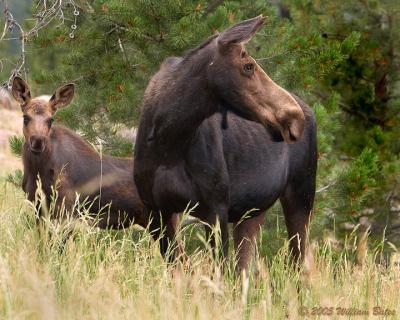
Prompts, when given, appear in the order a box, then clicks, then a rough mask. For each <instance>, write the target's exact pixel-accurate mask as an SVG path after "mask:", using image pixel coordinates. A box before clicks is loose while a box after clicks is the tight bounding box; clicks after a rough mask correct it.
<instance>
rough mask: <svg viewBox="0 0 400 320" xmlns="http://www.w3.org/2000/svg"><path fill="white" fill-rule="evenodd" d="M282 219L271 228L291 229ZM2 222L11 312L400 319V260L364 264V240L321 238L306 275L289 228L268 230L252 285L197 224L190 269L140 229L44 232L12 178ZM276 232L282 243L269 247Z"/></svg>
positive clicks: (2, 273)
mask: <svg viewBox="0 0 400 320" xmlns="http://www.w3.org/2000/svg"><path fill="white" fill-rule="evenodd" d="M274 212H275V209H274V210H273V213H274ZM276 219H278V218H275V216H274V215H272V218H270V220H269V221H268V222H267V225H268V224H269V225H274V224H281V225H280V228H282V229H284V225H283V224H282V221H281V220H279V219H278V220H276ZM0 221H1V223H0V318H1V319H284V318H289V319H298V318H300V315H299V308H300V307H301V306H303V307H305V308H306V309H304V310H306V311H308V312H310V313H312V312H313V311H314V312H317V313H318V312H319V311H321V312H322V311H326V312H329V310H330V309H325V310H323V309H313V308H314V307H316V308H317V307H326V308H333V309H332V310H333V316H331V317H325V318H329V319H335V318H338V319H347V318H349V319H351V318H353V317H348V316H344V317H339V316H338V315H337V309H336V308H338V307H342V308H357V309H359V310H367V311H369V312H370V313H371V315H372V313H373V309H372V308H373V307H375V306H379V307H381V308H383V309H390V310H394V312H396V314H397V316H393V317H389V318H391V319H397V318H399V316H400V306H399V301H400V290H399V289H400V265H399V264H396V263H395V257H393V259H392V261H393V263H389V264H388V265H386V266H384V265H380V264H377V263H374V261H375V260H377V259H376V255H377V253H376V252H368V254H367V258H366V261H365V263H364V265H363V266H358V265H355V264H354V263H353V262H352V261H354V251H355V247H354V244H353V243H354V241H353V240H354V239H349V241H348V243H349V245H348V246H345V248H344V249H340V250H338V249H335V248H334V247H333V246H332V245H330V243H328V242H326V243H322V242H321V243H316V242H313V244H312V246H311V247H312V250H310V252H309V254H308V256H307V259H306V264H305V267H304V270H302V271H301V272H297V271H294V270H293V269H292V268H290V267H288V266H287V265H286V257H287V243H286V242H284V241H283V238H282V236H279V235H280V234H281V233H279V232H277V231H276V228H275V229H274V231H271V232H268V231H267V232H264V235H263V239H262V240H261V242H260V248H259V250H258V252H259V254H258V256H257V258H256V260H255V262H254V268H253V272H252V274H251V277H250V279H249V283H247V282H246V279H244V278H243V279H242V278H241V277H236V276H235V275H234V272H233V271H232V270H233V264H232V263H230V264H228V267H226V270H225V272H222V271H221V266H220V265H219V264H218V263H216V262H213V261H212V260H211V258H210V257H211V254H210V252H208V250H207V249H206V245H205V244H204V243H203V242H202V241H200V240H199V234H200V235H201V230H199V229H198V228H197V227H190V228H188V229H187V230H186V231H185V232H184V233H183V235H182V236H183V238H184V240H185V243H186V248H187V251H188V254H189V261H188V262H187V263H186V264H185V265H184V266H177V265H167V264H166V263H165V262H164V261H163V259H162V258H161V257H160V255H159V253H158V247H157V243H153V241H152V240H151V237H150V236H149V234H148V233H147V232H146V231H143V230H138V229H135V228H130V229H128V230H124V231H120V232H116V231H98V230H96V229H95V228H90V227H87V226H85V225H83V224H76V225H75V229H74V231H73V236H72V237H70V238H69V239H68V240H67V241H66V242H65V234H66V233H67V230H69V229H68V226H67V227H65V226H64V227H63V226H60V225H59V224H57V223H53V222H49V221H48V222H46V223H45V224H44V230H42V231H43V232H42V233H41V235H39V232H38V230H37V227H36V225H35V220H34V210H33V208H32V205H31V204H29V203H28V202H27V201H26V200H25V198H24V195H23V193H22V192H21V191H20V190H19V189H16V188H15V186H14V185H12V184H11V183H7V182H5V180H4V179H3V180H0ZM271 229H272V228H271ZM282 232H283V231H282ZM274 238H275V239H277V240H275V243H272V246H273V247H275V249H272V250H271V249H267V248H266V247H268V242H269V241H272V239H274ZM64 243H65V244H64ZM393 251H395V248H393ZM398 257H399V256H398V255H397V259H398ZM398 262H400V261H398ZM306 318H312V319H318V318H320V317H319V316H312V315H309V316H308V317H306ZM356 318H363V317H356ZM376 318H377V319H379V318H380V317H376Z"/></svg>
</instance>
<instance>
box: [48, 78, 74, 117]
mask: <svg viewBox="0 0 400 320" xmlns="http://www.w3.org/2000/svg"><path fill="white" fill-rule="evenodd" d="M74 92H75V85H74V84H73V83H69V84H66V85H65V86H62V87H60V88H58V89H57V90H56V91H55V92H54V94H53V95H52V96H51V98H50V100H49V103H50V106H51V108H52V110H53V112H56V111H57V109H58V108H62V107H65V106H67V105H68V104H70V102H71V101H72V98H73V97H74Z"/></svg>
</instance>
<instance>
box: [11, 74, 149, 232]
mask: <svg viewBox="0 0 400 320" xmlns="http://www.w3.org/2000/svg"><path fill="white" fill-rule="evenodd" d="M12 93H13V96H14V98H15V99H16V100H17V101H18V102H19V103H20V104H21V109H22V112H23V118H24V126H23V133H24V137H25V143H24V145H23V149H22V159H23V164H24V177H23V182H22V188H23V190H24V191H25V192H27V193H28V199H29V200H30V201H32V202H33V201H34V200H35V193H36V190H37V178H38V177H39V178H40V180H41V184H42V189H43V192H44V194H45V195H46V200H47V204H50V202H51V201H52V195H53V190H56V191H57V192H58V197H57V200H56V204H55V210H54V213H55V216H53V218H56V217H58V218H60V212H61V211H62V210H61V211H60V209H62V207H64V209H65V211H66V212H67V213H69V214H71V213H72V214H73V212H72V210H73V207H74V202H75V198H76V194H77V193H79V194H80V196H81V197H80V200H85V199H87V200H88V201H87V203H90V204H91V205H92V209H94V212H95V213H96V214H97V213H98V212H99V210H101V209H102V214H101V215H100V216H99V220H98V222H97V224H96V225H97V226H98V227H100V228H106V227H113V228H121V227H124V226H127V225H129V224H130V223H132V221H135V222H136V223H138V224H140V225H142V226H144V227H146V225H147V219H146V217H145V215H144V212H143V209H144V207H143V203H142V202H141V200H140V198H139V195H138V193H137V190H136V186H135V185H134V184H132V179H131V178H130V176H131V173H132V170H133V161H132V159H127V158H117V157H110V156H103V157H101V156H100V155H99V153H98V152H96V151H95V150H94V148H93V147H92V146H91V145H89V144H88V143H87V142H85V141H84V140H83V139H82V138H81V137H80V136H78V135H77V134H76V133H74V132H73V131H71V130H69V129H67V128H65V127H62V126H58V125H53V116H54V114H55V113H56V111H57V109H58V108H61V107H64V106H66V105H68V104H69V103H70V102H71V100H72V98H73V95H74V85H73V84H67V85H65V86H63V87H60V88H58V89H57V90H56V91H55V93H54V94H53V95H52V96H51V98H50V100H49V99H43V98H42V97H37V98H31V94H30V89H29V87H28V84H27V83H26V82H25V81H24V80H22V79H21V78H19V77H15V78H14V80H13V85H12ZM97 204H98V205H97ZM110 204H111V205H110Z"/></svg>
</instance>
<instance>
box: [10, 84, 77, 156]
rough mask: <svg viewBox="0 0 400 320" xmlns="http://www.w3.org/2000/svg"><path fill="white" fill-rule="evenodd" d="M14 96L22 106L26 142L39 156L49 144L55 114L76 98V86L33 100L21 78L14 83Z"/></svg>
mask: <svg viewBox="0 0 400 320" xmlns="http://www.w3.org/2000/svg"><path fill="white" fill-rule="evenodd" d="M12 94H13V96H14V98H15V100H17V101H18V102H19V104H20V105H21V110H22V112H23V118H24V126H23V133H24V137H25V141H26V142H27V143H28V144H29V147H30V150H31V152H32V153H33V154H36V155H39V154H41V153H42V152H43V151H44V150H45V149H46V145H47V144H48V140H49V137H50V133H51V127H52V124H53V121H54V118H53V116H54V114H55V113H56V111H57V109H59V108H62V107H65V106H67V105H68V104H69V103H70V102H71V101H72V98H73V96H74V84H72V83H70V84H67V85H65V86H62V87H60V88H58V89H57V90H56V91H55V92H54V94H53V95H52V96H51V98H50V99H49V100H48V99H44V98H43V97H37V98H32V97H31V92H30V89H29V86H28V84H27V83H26V82H25V81H24V80H22V79H21V78H20V77H15V78H14V80H13V83H12Z"/></svg>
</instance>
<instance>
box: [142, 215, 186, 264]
mask: <svg viewBox="0 0 400 320" xmlns="http://www.w3.org/2000/svg"><path fill="white" fill-rule="evenodd" d="M179 220H180V219H179V214H177V213H173V214H170V215H161V214H160V213H158V214H153V215H152V218H151V220H150V225H149V228H150V232H151V235H152V237H153V239H154V240H155V241H157V240H159V242H160V253H161V255H162V256H163V257H164V258H165V259H166V260H167V261H168V262H173V261H174V260H175V259H176V258H177V257H183V255H184V252H183V245H182V243H181V242H180V241H179V240H178V239H177V237H176V235H177V232H178V228H179Z"/></svg>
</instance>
